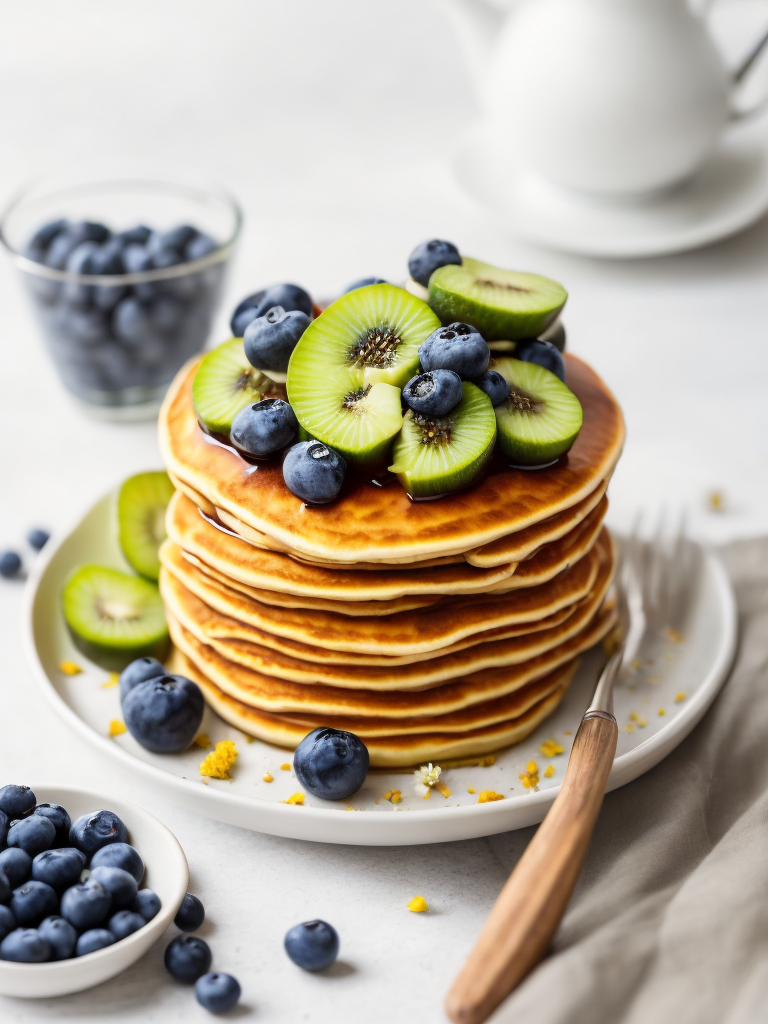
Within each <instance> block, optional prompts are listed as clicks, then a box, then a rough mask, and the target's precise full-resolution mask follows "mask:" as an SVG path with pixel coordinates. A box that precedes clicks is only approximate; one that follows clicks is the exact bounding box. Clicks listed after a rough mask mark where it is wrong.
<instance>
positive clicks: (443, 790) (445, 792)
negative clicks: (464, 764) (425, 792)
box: [435, 782, 451, 800]
mask: <svg viewBox="0 0 768 1024" xmlns="http://www.w3.org/2000/svg"><path fill="white" fill-rule="evenodd" d="M435 789H436V790H437V792H438V793H440V794H441V795H442V796H444V797H445V799H446V800H447V799H448V797H449V796H450V795H451V791H450V789H448V787H447V786H446V784H445V783H444V782H438V783H437V785H436V786H435Z"/></svg>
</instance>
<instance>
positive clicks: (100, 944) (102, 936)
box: [75, 928, 116, 956]
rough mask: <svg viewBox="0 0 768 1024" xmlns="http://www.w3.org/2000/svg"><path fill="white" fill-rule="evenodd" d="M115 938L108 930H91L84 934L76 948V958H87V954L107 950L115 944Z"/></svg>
mask: <svg viewBox="0 0 768 1024" xmlns="http://www.w3.org/2000/svg"><path fill="white" fill-rule="evenodd" d="M115 941H116V940H115V936H114V935H113V934H112V932H111V931H109V930H108V929H107V928H91V929H90V930H89V931H87V932H83V934H82V935H81V936H80V938H79V939H78V940H77V945H76V946H75V956H85V955H86V954H87V953H95V952H96V950H98V949H105V948H106V947H107V946H111V945H112V944H113V943H114V942H115Z"/></svg>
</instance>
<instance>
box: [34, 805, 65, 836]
mask: <svg viewBox="0 0 768 1024" xmlns="http://www.w3.org/2000/svg"><path fill="white" fill-rule="evenodd" d="M32 813H33V814H39V815H40V817H41V818H47V819H48V821H50V822H51V824H52V825H53V827H54V828H55V829H56V838H55V839H54V842H53V845H54V846H69V830H70V828H71V827H72V820H71V819H70V817H69V813H68V812H67V809H66V807H62V806H61V804H37V805H36V806H35V809H34V811H33V812H32Z"/></svg>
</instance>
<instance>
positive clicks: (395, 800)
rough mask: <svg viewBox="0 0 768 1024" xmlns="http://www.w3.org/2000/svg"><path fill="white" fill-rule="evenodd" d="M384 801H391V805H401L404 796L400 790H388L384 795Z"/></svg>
mask: <svg viewBox="0 0 768 1024" xmlns="http://www.w3.org/2000/svg"><path fill="white" fill-rule="evenodd" d="M384 799H385V800H389V802H390V803H391V804H399V803H401V802H402V799H403V794H402V793H401V792H400V790H399V789H388V790H387V792H386V793H385V794H384Z"/></svg>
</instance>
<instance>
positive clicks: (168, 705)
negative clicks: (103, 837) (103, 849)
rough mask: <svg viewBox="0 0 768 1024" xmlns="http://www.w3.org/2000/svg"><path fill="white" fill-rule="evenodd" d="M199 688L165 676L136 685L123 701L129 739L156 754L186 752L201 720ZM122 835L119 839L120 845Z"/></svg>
mask: <svg viewBox="0 0 768 1024" xmlns="http://www.w3.org/2000/svg"><path fill="white" fill-rule="evenodd" d="M204 710H205V701H204V700H203V694H202V692H201V690H200V687H199V686H198V685H197V684H196V683H193V682H192V680H191V679H187V678H185V677H184V676H175V675H164V676H157V677H155V678H154V679H148V680H147V681H146V682H145V683H139V685H138V686H135V687H134V688H133V689H132V690H131V692H130V693H129V694H128V696H127V697H126V698H125V700H124V701H123V716H124V718H125V724H126V726H127V728H128V731H129V732H130V734H131V736H133V738H134V739H135V740H136V741H137V742H138V743H140V744H141V745H142V747H145V748H146V749H147V750H152V751H154V752H155V753H156V754H175V753H178V752H179V751H182V750H186V749H187V747H188V746H189V745H190V743H191V742H192V740H193V739H194V738H195V735H196V734H197V732H198V730H199V728H200V723H201V722H202V720H203V711H204ZM124 840H125V836H123V839H122V840H120V841H121V842H123V841H124Z"/></svg>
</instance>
